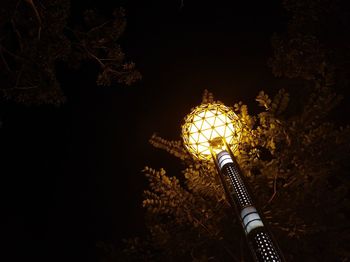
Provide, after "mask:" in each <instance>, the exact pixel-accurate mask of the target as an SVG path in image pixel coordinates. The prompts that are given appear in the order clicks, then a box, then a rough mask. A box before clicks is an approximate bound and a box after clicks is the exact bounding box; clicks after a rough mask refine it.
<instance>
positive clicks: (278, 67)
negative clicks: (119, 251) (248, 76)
mask: <svg viewBox="0 0 350 262" xmlns="http://www.w3.org/2000/svg"><path fill="white" fill-rule="evenodd" d="M344 3H345V2H344V1H332V0H319V1H315V0H307V1H305V0H304V1H301V0H297V1H289V0H285V1H284V5H285V7H286V9H287V11H288V12H289V14H290V16H291V20H290V23H289V28H288V33H287V34H285V35H279V36H274V37H273V40H272V44H273V47H274V55H273V57H272V58H271V59H270V61H269V64H270V66H271V67H272V70H273V72H274V73H275V75H276V76H280V77H287V78H291V79H298V80H302V82H301V83H300V86H301V87H303V88H307V89H306V91H305V92H304V93H303V95H304V96H305V97H307V99H306V100H305V102H304V103H302V104H301V103H298V101H295V100H296V99H295V100H293V97H290V95H289V94H288V92H287V91H286V90H284V89H281V90H280V91H279V92H278V93H277V94H276V95H275V96H273V97H270V96H269V95H268V94H266V93H265V92H263V91H261V92H260V93H259V94H258V96H257V98H256V101H257V102H258V103H259V105H260V106H261V112H260V113H258V114H256V115H251V114H250V113H249V112H248V107H247V105H245V104H243V103H242V102H239V103H237V104H234V105H233V110H234V111H235V112H236V114H237V115H238V116H239V118H240V120H241V122H242V124H243V136H242V140H241V143H240V145H239V147H238V150H237V151H236V153H235V154H236V157H237V160H238V162H239V164H240V166H241V168H242V170H243V172H244V175H245V176H246V179H247V181H248V183H249V185H250V186H251V188H252V189H253V192H254V195H255V196H258V198H257V199H256V201H257V203H258V205H259V206H260V209H261V210H262V212H263V214H264V216H265V219H266V220H267V221H268V222H269V224H270V225H271V228H272V230H273V233H274V235H275V237H276V238H277V239H278V242H279V244H280V246H281V249H282V250H283V251H284V255H285V257H286V259H287V261H348V260H349V257H350V253H349V250H350V249H349V248H350V246H349V243H350V232H349V228H350V227H349V226H350V224H349V221H350V202H349V188H350V187H349V186H350V181H349V176H348V174H347V170H348V169H349V168H350V166H349V156H350V127H349V126H347V127H339V126H337V125H336V124H334V123H332V122H331V121H330V114H331V112H332V109H334V107H335V106H337V105H339V103H340V101H341V96H339V95H337V94H336V91H337V90H344V89H345V88H349V86H348V83H349V68H348V65H349V63H348V58H349V49H348V46H349V41H348V40H349V39H348V38H346V37H345V36H344V35H343V34H341V32H343V31H346V30H345V28H348V21H349V20H348V19H347V18H346V15H345V14H347V12H348V9H346V8H345V4H344ZM339 5H340V6H341V7H343V9H342V8H341V7H339ZM335 14H339V15H335ZM335 25H339V26H338V27H337V28H336V29H334V27H335ZM332 29H334V31H335V32H336V33H334V34H333V32H332ZM337 33H339V34H337ZM327 34H331V35H332V36H334V38H332V37H329V35H328V36H327ZM340 43H341V44H340ZM342 43H346V44H344V45H343V46H339V45H342ZM338 47H339V48H338ZM202 101H203V103H207V102H213V101H214V98H213V95H212V94H211V93H209V92H208V91H205V93H204V95H203V100H202ZM295 107H297V110H292V109H294V108H295ZM150 141H151V143H152V144H153V145H154V146H155V147H157V148H160V149H163V150H166V151H167V152H169V153H170V154H172V155H174V156H175V157H178V158H180V159H181V160H182V161H183V162H184V164H185V169H184V170H183V171H182V173H181V174H178V175H176V176H170V175H167V173H166V172H165V170H164V169H160V170H155V169H152V168H150V167H146V168H145V169H144V171H143V172H144V174H145V176H146V177H147V179H148V182H149V188H148V189H147V190H145V193H144V201H143V206H144V208H145V209H146V211H147V225H148V227H149V231H150V235H149V236H148V238H146V239H144V240H143V241H142V240H140V239H137V241H136V240H129V245H127V246H126V249H125V250H124V251H125V252H124V254H129V255H130V256H128V257H124V258H125V261H135V260H136V261H137V260H138V259H140V255H142V256H143V257H142V259H141V260H143V261H209V260H210V261H246V260H248V261H249V257H248V256H247V250H245V249H244V245H242V243H243V241H244V239H243V237H242V236H243V233H242V232H241V231H240V226H239V222H238V221H236V219H235V215H234V214H233V213H232V212H231V209H230V205H229V203H228V201H227V199H226V198H225V194H224V192H223V189H222V187H221V184H220V181H218V178H217V176H216V171H215V168H214V166H213V165H212V164H211V163H200V162H198V161H196V160H194V159H192V158H191V157H190V156H189V155H188V153H187V152H186V151H185V150H184V147H183V146H182V142H181V141H180V140H179V141H167V140H165V139H163V138H161V137H159V136H157V135H154V136H152V138H151V140H150ZM145 247H147V248H145ZM142 250H143V251H142ZM145 250H148V253H147V252H144V251H145Z"/></svg>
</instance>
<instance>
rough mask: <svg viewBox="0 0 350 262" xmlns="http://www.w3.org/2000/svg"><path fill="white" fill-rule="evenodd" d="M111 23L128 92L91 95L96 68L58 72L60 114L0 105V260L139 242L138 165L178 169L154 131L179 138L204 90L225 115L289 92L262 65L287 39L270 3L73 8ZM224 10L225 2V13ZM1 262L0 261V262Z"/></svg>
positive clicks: (92, 252)
mask: <svg viewBox="0 0 350 262" xmlns="http://www.w3.org/2000/svg"><path fill="white" fill-rule="evenodd" d="M72 2H73V3H72V16H71V19H72V21H71V22H72V23H73V22H74V23H75V22H78V23H79V20H80V19H81V16H82V12H83V11H84V10H85V9H91V8H92V9H97V10H99V11H100V12H102V13H104V14H105V15H106V16H110V15H111V13H112V9H113V8H116V7H119V6H123V7H124V8H125V9H126V12H127V20H128V25H127V28H126V31H125V33H124V35H123V37H122V39H121V45H122V47H123V49H124V51H125V53H126V54H127V56H128V57H129V59H130V60H132V61H134V62H135V63H136V65H137V67H138V69H139V70H140V71H141V73H142V75H143V80H142V81H141V82H139V83H137V84H135V85H133V86H131V87H125V86H112V87H108V88H102V87H97V86H96V84H95V80H96V74H97V68H96V66H95V65H93V64H86V65H84V66H83V67H82V68H81V70H79V71H74V72H72V71H69V70H67V69H66V68H65V67H64V66H63V65H58V67H57V74H58V75H59V79H60V80H61V84H62V87H63V89H64V91H65V93H66V95H67V98H68V101H67V103H66V104H65V105H63V106H61V107H58V108H57V107H54V106H37V107H35V106H32V107H26V106H21V105H15V104H13V103H10V102H5V101H3V102H1V105H0V106H1V111H0V116H1V123H2V124H1V125H2V126H1V128H0V150H1V154H2V161H1V163H2V172H1V173H2V175H1V178H2V181H1V194H2V196H1V199H2V202H3V204H2V205H1V209H2V212H1V213H2V214H3V217H4V218H5V222H4V223H2V229H3V230H2V231H3V232H4V233H3V234H2V235H3V238H4V240H5V243H6V244H5V245H4V246H3V247H4V251H5V252H3V255H4V256H7V257H8V258H7V259H6V261H17V260H20V259H21V260H22V259H28V258H35V259H36V260H41V259H43V260H49V261H56V260H57V261H62V260H63V261H67V260H75V261H84V260H85V261H86V260H89V261H90V260H91V261H94V260H96V249H95V245H96V242H98V241H104V242H106V243H113V244H115V245H117V246H118V245H119V244H120V243H121V241H120V240H121V239H122V238H126V237H129V236H135V235H141V234H143V233H144V230H145V229H144V224H143V211H142V208H141V196H142V191H143V189H144V187H145V186H146V183H145V180H144V178H143V176H142V173H141V170H142V169H143V167H144V166H145V165H148V166H152V167H154V168H160V167H164V168H166V169H168V170H169V172H171V173H174V174H175V173H176V172H177V171H179V170H181V165H180V162H179V161H177V160H176V159H174V158H173V157H171V156H168V155H167V153H165V152H162V151H159V150H157V149H154V148H152V146H151V145H150V144H148V139H149V138H150V136H151V135H152V133H153V132H157V133H158V134H160V135H161V136H163V137H164V138H169V139H179V137H180V126H181V123H182V119H183V117H184V116H185V115H186V114H187V113H188V112H189V111H190V109H191V108H192V107H194V106H196V105H198V104H199V103H200V101H201V95H202V92H203V90H204V89H209V90H210V91H212V92H214V95H215V96H216V98H217V99H219V100H221V101H223V102H224V103H226V104H227V105H233V104H234V103H235V102H238V101H244V102H245V103H247V104H248V105H249V106H250V109H251V110H252V111H254V110H256V105H255V102H254V98H255V96H256V95H257V93H258V92H259V91H260V90H262V89H264V90H265V91H267V92H271V93H273V92H275V91H276V90H277V89H279V88H286V87H287V88H288V87H289V88H291V90H292V89H293V82H291V81H289V82H288V84H287V83H285V82H284V81H283V80H281V79H276V78H274V77H273V75H272V73H271V70H270V68H268V67H267V59H268V57H269V56H271V55H272V50H271V45H270V38H271V36H272V35H273V33H275V32H277V33H279V32H284V31H286V23H287V16H286V14H285V12H284V11H283V8H282V7H281V4H280V1H277V0H276V1H255V2H254V1H253V2H252V1H240V2H237V1H210V2H206V1H196V0H184V6H183V7H182V8H181V1H170V0H166V1H164V0H154V1H104V0H100V1H72ZM233 2H234V3H233ZM3 261H5V260H3Z"/></svg>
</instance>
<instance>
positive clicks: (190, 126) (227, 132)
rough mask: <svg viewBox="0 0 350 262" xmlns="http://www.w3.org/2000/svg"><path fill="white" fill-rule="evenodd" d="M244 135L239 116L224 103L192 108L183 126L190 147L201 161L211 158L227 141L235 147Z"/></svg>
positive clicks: (188, 148)
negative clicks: (242, 134) (241, 130)
mask: <svg viewBox="0 0 350 262" xmlns="http://www.w3.org/2000/svg"><path fill="white" fill-rule="evenodd" d="M240 136H241V132H240V124H239V121H238V117H237V115H236V114H235V113H234V112H233V111H232V110H231V109H230V108H228V107H226V106H225V105H223V104H221V103H212V104H202V105H200V106H198V107H196V108H195V109H193V110H192V112H191V113H190V114H188V115H187V116H186V118H185V124H184V125H183V126H182V137H183V139H184V144H185V146H186V148H187V150H188V151H189V152H190V153H191V154H192V155H194V156H195V157H196V158H199V159H200V160H212V152H213V151H214V153H219V152H221V151H222V150H223V149H224V146H225V144H227V145H228V146H229V147H230V148H231V150H235V149H236V148H237V146H238V142H239V139H240Z"/></svg>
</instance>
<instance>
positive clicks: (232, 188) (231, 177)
mask: <svg viewBox="0 0 350 262" xmlns="http://www.w3.org/2000/svg"><path fill="white" fill-rule="evenodd" d="M241 130H242V127H241V124H240V121H239V119H238V117H237V115H235V113H234V112H233V111H232V110H231V109H230V108H228V107H226V106H225V105H223V104H221V103H208V104H201V105H200V106H198V107H196V108H194V109H193V110H192V112H191V113H190V114H188V115H187V116H186V117H185V123H184V124H183V126H182V137H183V140H184V144H185V147H186V148H187V150H188V151H189V152H190V153H191V154H192V155H193V156H194V157H195V158H197V159H199V160H206V161H209V160H214V163H215V166H216V168H217V171H218V174H219V176H220V180H221V183H222V185H223V187H224V189H225V193H226V197H227V199H228V200H229V201H230V203H231V204H232V205H233V206H235V208H234V209H235V211H238V213H237V215H238V217H239V220H240V221H241V225H242V227H243V229H244V232H245V235H246V238H247V240H248V244H249V247H250V249H251V251H252V252H251V253H252V255H253V258H254V259H255V260H256V261H263V262H268V261H271V262H280V261H284V258H283V256H282V255H281V252H280V250H279V249H278V247H277V244H276V243H275V242H274V241H273V238H272V236H271V234H270V233H269V231H268V229H267V226H266V223H265V222H263V219H262V217H261V216H260V214H259V212H258V210H257V209H256V208H255V204H254V201H253V198H252V197H251V194H250V192H249V190H248V188H247V187H246V185H245V181H244V176H243V175H242V172H241V170H240V168H239V166H238V163H237V161H236V160H235V157H234V155H233V153H232V152H234V150H235V149H236V148H237V147H238V143H239V141H240V138H241Z"/></svg>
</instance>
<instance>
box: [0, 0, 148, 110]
mask: <svg viewBox="0 0 350 262" xmlns="http://www.w3.org/2000/svg"><path fill="white" fill-rule="evenodd" d="M69 16H70V1H68V0H53V1H46V2H42V1H35V0H16V1H11V0H6V1H3V2H2V3H1V7H0V77H1V79H2V81H1V86H0V91H1V95H2V96H3V97H5V98H8V99H11V100H14V101H16V102H20V103H25V104H60V103H62V102H64V100H65V96H64V94H63V92H62V89H61V87H60V83H59V81H58V80H57V76H56V64H57V62H59V61H63V62H65V63H66V64H68V66H70V67H72V68H77V67H78V66H79V65H80V63H81V62H85V61H95V62H96V63H97V64H98V65H99V68H100V72H99V75H98V78H97V84H98V85H111V84H112V83H113V82H115V81H117V82H120V83H124V84H127V85H130V84H131V83H133V82H134V81H136V80H138V79H140V77H141V76H140V73H139V72H138V71H137V70H136V69H135V65H134V63H132V62H126V61H125V55H124V53H123V51H122V50H121V48H120V46H119V44H118V40H119V37H120V35H121V34H122V33H123V31H124V29H125V25H126V20H125V12H124V10H123V9H122V8H120V9H116V10H115V11H114V12H113V18H112V19H109V20H107V19H106V18H104V17H102V16H100V15H98V13H96V12H95V11H92V10H87V11H86V12H85V13H84V21H82V22H81V23H80V24H81V26H80V30H78V29H76V28H77V27H75V26H74V25H68V20H69Z"/></svg>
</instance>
